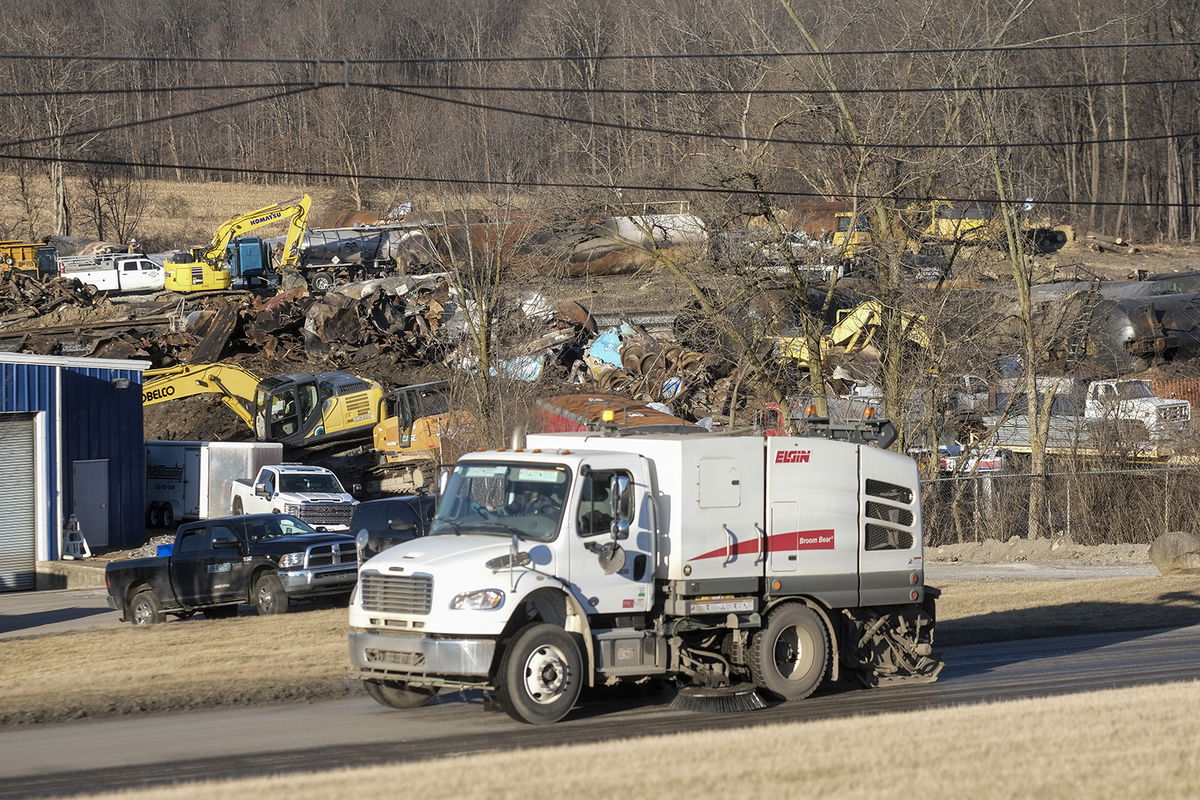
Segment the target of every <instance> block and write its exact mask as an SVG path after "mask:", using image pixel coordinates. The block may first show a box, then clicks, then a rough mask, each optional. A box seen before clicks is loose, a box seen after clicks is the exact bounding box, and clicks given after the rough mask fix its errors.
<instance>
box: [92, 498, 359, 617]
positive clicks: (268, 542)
mask: <svg viewBox="0 0 1200 800" xmlns="http://www.w3.org/2000/svg"><path fill="white" fill-rule="evenodd" d="M357 580H358V556H357V553H356V548H355V545H354V537H352V536H348V535H346V534H340V533H318V532H317V531H315V530H313V529H312V528H310V527H309V526H308V525H306V524H305V523H303V522H301V521H300V520H298V519H296V518H295V517H293V516H290V515H288V514H251V515H247V516H241V517H224V518H221V519H208V520H201V521H200V522H191V523H188V524H186V525H183V526H181V527H180V528H179V530H178V532H177V533H176V534H175V544H174V546H173V548H172V551H171V555H169V556H159V557H157V558H139V559H133V560H130V561H113V562H112V563H110V564H109V565H108V566H107V568H106V569H105V571H104V583H105V586H106V587H107V588H108V604H109V606H111V607H112V608H114V609H116V610H117V611H119V612H121V619H122V620H127V621H129V622H132V623H133V624H134V625H150V624H153V623H155V622H162V621H163V619H164V618H165V617H166V616H167V615H168V614H173V615H175V616H179V617H187V616H191V615H192V614H193V613H194V612H196V611H203V612H204V615H205V616H207V617H210V618H221V617H232V616H235V615H236V614H237V609H238V605H239V604H240V603H250V604H251V605H253V606H255V608H257V609H258V613H259V614H281V613H283V612H284V611H287V609H288V605H289V603H290V601H291V600H293V599H300V598H309V597H317V596H320V595H330V594H343V593H349V592H350V591H351V590H353V589H354V584H355V582H356V581H357Z"/></svg>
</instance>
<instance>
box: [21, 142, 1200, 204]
mask: <svg viewBox="0 0 1200 800" xmlns="http://www.w3.org/2000/svg"><path fill="white" fill-rule="evenodd" d="M0 160H9V161H33V162H38V163H58V164H86V165H91V166H107V167H120V168H123V169H130V168H137V169H161V170H171V171H182V170H188V171H195V172H220V173H226V174H240V175H270V176H275V177H285V178H315V179H340V178H354V179H357V180H365V181H392V182H406V183H429V184H435V185H444V186H503V187H515V188H531V189H598V190H603V191H616V190H621V191H631V192H635V191H638V192H675V193H692V194H724V195H743V196H752V197H763V196H768V197H802V198H812V199H817V200H829V199H838V200H884V201H890V202H896V203H924V202H928V201H929V199H930V198H928V197H917V196H907V195H897V196H892V195H874V194H855V193H853V192H801V191H790V190H783V189H740V188H736V187H722V186H653V185H649V184H633V183H589V182H583V181H536V180H528V181H524V180H511V179H509V180H501V179H484V178H444V177H435V176H429V175H382V174H373V173H362V172H332V171H325V170H296V169H268V168H263V167H226V166H207V165H204V164H179V163H171V164H168V163H162V162H155V161H128V160H121V159H105V158H74V157H66V156H62V157H58V156H35V155H17V154H13V153H0ZM938 200H941V201H946V202H950V203H989V204H991V205H1024V204H1025V203H1027V202H1029V200H1028V198H1025V197H1022V198H1019V199H1017V198H995V197H939V198H938ZM1037 204H1038V205H1041V206H1098V207H1105V208H1109V207H1111V208H1118V207H1122V206H1124V207H1127V208H1200V202H1196V203H1139V202H1134V201H1125V202H1122V201H1119V200H1038V201H1037Z"/></svg>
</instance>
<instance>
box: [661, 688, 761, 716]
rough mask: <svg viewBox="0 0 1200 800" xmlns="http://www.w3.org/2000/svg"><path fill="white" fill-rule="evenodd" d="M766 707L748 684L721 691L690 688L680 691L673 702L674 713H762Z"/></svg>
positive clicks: (721, 689)
mask: <svg viewBox="0 0 1200 800" xmlns="http://www.w3.org/2000/svg"><path fill="white" fill-rule="evenodd" d="M766 707H767V701H766V700H763V699H762V696H761V695H759V693H758V690H757V689H755V688H754V687H753V686H751V685H750V684H748V683H739V684H737V685H736V686H725V687H722V688H720V689H710V688H707V687H703V686H688V687H685V688H683V689H680V690H679V694H677V695H675V699H674V700H672V701H671V709H672V710H673V711H696V712H699V713H702V714H736V713H739V712H742V711H760V710H761V709H764V708H766Z"/></svg>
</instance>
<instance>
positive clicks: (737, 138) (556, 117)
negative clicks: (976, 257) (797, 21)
mask: <svg viewBox="0 0 1200 800" xmlns="http://www.w3.org/2000/svg"><path fill="white" fill-rule="evenodd" d="M350 85H351V86H360V87H364V88H374V89H383V90H385V91H389V92H394V93H396V94H402V95H407V96H409V97H418V98H421V99H424V100H433V101H435V102H438V103H448V104H450V105H456V106H462V107H465V108H474V109H478V110H482V111H496V112H499V113H503V114H514V115H516V116H521V117H532V118H534V119H542V120H549V121H551V122H569V123H572V124H576V125H594V126H596V127H599V128H611V129H614V130H620V131H632V132H637V133H655V134H659V135H662V136H681V137H690V138H695V139H716V140H718V141H723V142H753V143H755V144H792V145H801V146H805V147H849V148H855V149H860V150H866V149H878V150H887V149H899V150H979V149H985V148H987V149H990V148H1014V149H1015V148H1029V147H1081V146H1084V145H1093V144H1119V143H1122V142H1157V141H1163V140H1167V139H1188V138H1191V137H1194V136H1200V131H1186V132H1183V133H1162V134H1152V135H1148V136H1122V137H1112V138H1102V139H1070V140H1064V141H1029V142H962V143H957V144H937V143H932V142H844V141H843V142H834V141H828V140H820V139H784V138H779V137H774V136H745V135H742V134H734V133H707V132H704V131H684V130H679V129H677V128H656V127H653V126H649V125H629V124H627V123H624V122H605V121H603V120H595V119H584V118H582V117H568V116H565V115H562V114H547V113H544V112H541V111H525V110H522V109H518V108H510V107H508V106H497V105H492V104H490V103H477V102H474V101H471V100H459V99H457V98H453V97H439V96H438V95H435V94H428V93H426V92H414V91H411V90H409V89H398V88H395V87H393V86H391V85H389V84H386V83H354V82H351V83H350Z"/></svg>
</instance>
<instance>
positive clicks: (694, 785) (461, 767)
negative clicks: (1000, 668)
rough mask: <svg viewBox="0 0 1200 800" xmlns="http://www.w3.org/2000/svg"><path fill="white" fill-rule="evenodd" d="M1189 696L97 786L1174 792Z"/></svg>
mask: <svg viewBox="0 0 1200 800" xmlns="http://www.w3.org/2000/svg"><path fill="white" fill-rule="evenodd" d="M1198 705H1200V683H1196V682H1191V683H1182V684H1168V685H1162V686H1150V687H1143V688H1136V689H1120V690H1110V691H1105V692H1095V693H1090V694H1077V695H1068V696H1064V697H1054V698H1049V699H1038V700H1019V701H1014V702H1010V703H998V704H989V705H977V706H966V707H960V708H950V709H940V710H936V711H921V712H912V713H902V714H901V713H897V714H884V715H880V716H874V717H866V718H863V717H860V718H850V719H838V720H825V721H820V722H807V723H795V724H789V725H774V726H771V727H769V728H756V727H748V728H742V729H739V730H735V731H722V732H720V733H688V734H679V735H675V736H662V737H656V738H647V739H632V740H629V741H624V742H603V743H600V744H594V745H578V746H572V747H562V748H557V749H555V750H552V751H548V750H546V749H538V750H521V751H515V752H498V753H488V754H485V755H475V756H462V757H455V758H446V759H440V760H436V761H425V762H421V763H414V764H397V765H389V766H381V767H370V768H361V769H352V770H336V771H327V772H312V773H300V774H290V775H283V776H274V777H263V778H252V779H244V780H230V781H219V782H209V783H197V784H184V785H179V786H174V787H157V788H154V789H145V790H137V791H127V792H120V793H116V794H105V795H93V797H105V798H116V797H119V798H148V797H155V798H163V800H176V799H177V798H191V797H256V798H275V797H278V798H286V800H309V799H310V798H311V800H318V799H319V798H326V797H332V796H353V797H356V798H373V797H380V798H384V797H387V798H391V797H396V796H398V795H399V794H400V793H401V790H400V787H403V794H404V795H405V796H410V797H421V798H441V797H453V798H460V799H464V800H465V799H466V798H488V799H489V800H490V799H492V798H520V800H539V798H548V799H549V798H555V799H556V798H563V797H621V796H639V797H673V796H677V795H679V794H680V793H681V788H682V787H690V789H689V791H688V794H693V795H695V796H698V797H721V798H754V800H758V799H759V798H763V797H791V796H804V797H837V798H839V800H856V799H857V798H863V800H875V798H878V797H881V796H905V795H908V794H912V795H914V796H920V797H922V798H960V797H971V798H974V799H975V800H990V799H991V798H1011V797H1037V798H1040V799H1041V800H1056V799H1057V798H1063V799H1064V800H1068V799H1069V800H1075V798H1080V797H1086V798H1093V799H1095V798H1109V797H1155V798H1184V797H1195V796H1196V790H1197V786H1198V785H1200V777H1198V776H1200V747H1197V746H1196V742H1197V740H1198V739H1200V718H1198V717H1197V716H1196V713H1195V709H1196V708H1197V706H1198ZM697 789H698V791H697Z"/></svg>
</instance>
